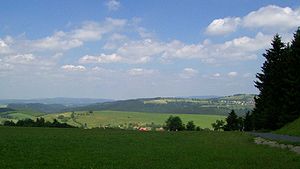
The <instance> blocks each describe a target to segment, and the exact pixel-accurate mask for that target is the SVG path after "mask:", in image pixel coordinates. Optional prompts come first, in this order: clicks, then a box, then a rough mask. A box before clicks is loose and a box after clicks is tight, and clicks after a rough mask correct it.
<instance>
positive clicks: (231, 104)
mask: <svg viewBox="0 0 300 169" xmlns="http://www.w3.org/2000/svg"><path fill="white" fill-rule="evenodd" d="M254 96H255V95H252V94H238V95H233V96H226V97H219V98H210V99H194V98H193V99H191V98H142V99H132V100H121V101H114V102H105V103H97V104H91V105H88V106H83V107H78V108H71V109H68V110H69V111H86V110H93V111H101V110H113V111H130V112H156V113H181V114H210V115H227V114H228V112H230V110H232V109H234V110H235V111H236V112H237V114H239V115H243V114H244V113H246V112H247V111H249V110H252V109H253V107H254V99H253V98H254Z"/></svg>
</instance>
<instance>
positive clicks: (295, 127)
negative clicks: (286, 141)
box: [274, 118, 300, 136]
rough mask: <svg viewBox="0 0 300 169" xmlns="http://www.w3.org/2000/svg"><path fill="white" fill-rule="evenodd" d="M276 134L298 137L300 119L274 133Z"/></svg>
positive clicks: (299, 133)
mask: <svg viewBox="0 0 300 169" xmlns="http://www.w3.org/2000/svg"><path fill="white" fill-rule="evenodd" d="M274 133H277V134H286V135H291V136H300V118H298V119H296V120H295V121H293V122H291V123H289V124H287V125H285V126H284V127H282V128H281V129H279V130H277V131H275V132H274Z"/></svg>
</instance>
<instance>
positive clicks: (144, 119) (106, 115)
mask: <svg viewBox="0 0 300 169" xmlns="http://www.w3.org/2000/svg"><path fill="white" fill-rule="evenodd" d="M60 115H63V116H64V117H66V118H68V120H67V121H66V122H67V123H69V124H71V125H76V124H74V121H73V120H72V119H71V118H70V117H71V112H66V113H60V114H49V115H46V116H44V117H45V119H46V120H52V119H54V118H58V116H60ZM170 115H173V116H179V117H180V118H181V119H182V120H183V122H184V123H185V124H186V123H187V122H188V121H191V120H192V121H194V123H195V124H196V125H197V126H200V127H201V128H212V127H211V123H213V122H215V121H216V120H217V119H219V120H221V119H223V120H224V119H225V116H219V115H197V114H164V113H143V112H124V111H94V112H93V113H92V114H89V113H88V112H87V111H86V112H75V119H76V121H78V122H79V123H81V124H84V123H86V124H87V126H88V127H89V128H92V127H100V126H103V125H108V124H109V125H110V126H118V125H124V124H129V123H134V124H140V125H145V124H151V123H154V124H157V125H163V124H164V123H165V121H166V120H167V118H168V117H169V116H170Z"/></svg>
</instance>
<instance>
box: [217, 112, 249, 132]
mask: <svg viewBox="0 0 300 169" xmlns="http://www.w3.org/2000/svg"><path fill="white" fill-rule="evenodd" d="M247 114H249V112H247V113H246V116H245V118H243V117H239V116H237V115H236V113H235V111H234V110H231V112H230V113H229V114H228V116H227V118H226V119H225V121H223V120H216V122H215V123H212V124H211V125H212V127H213V129H214V131H220V130H224V131H243V130H245V123H246V122H247V121H248V119H247Z"/></svg>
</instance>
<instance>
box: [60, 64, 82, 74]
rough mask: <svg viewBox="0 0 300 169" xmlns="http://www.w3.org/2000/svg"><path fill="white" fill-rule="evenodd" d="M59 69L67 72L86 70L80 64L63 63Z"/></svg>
mask: <svg viewBox="0 0 300 169" xmlns="http://www.w3.org/2000/svg"><path fill="white" fill-rule="evenodd" d="M61 69H63V70H65V71H67V72H74V71H79V72H83V71H85V70H86V68H85V67H84V66H82V65H78V66H75V65H63V66H61Z"/></svg>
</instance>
